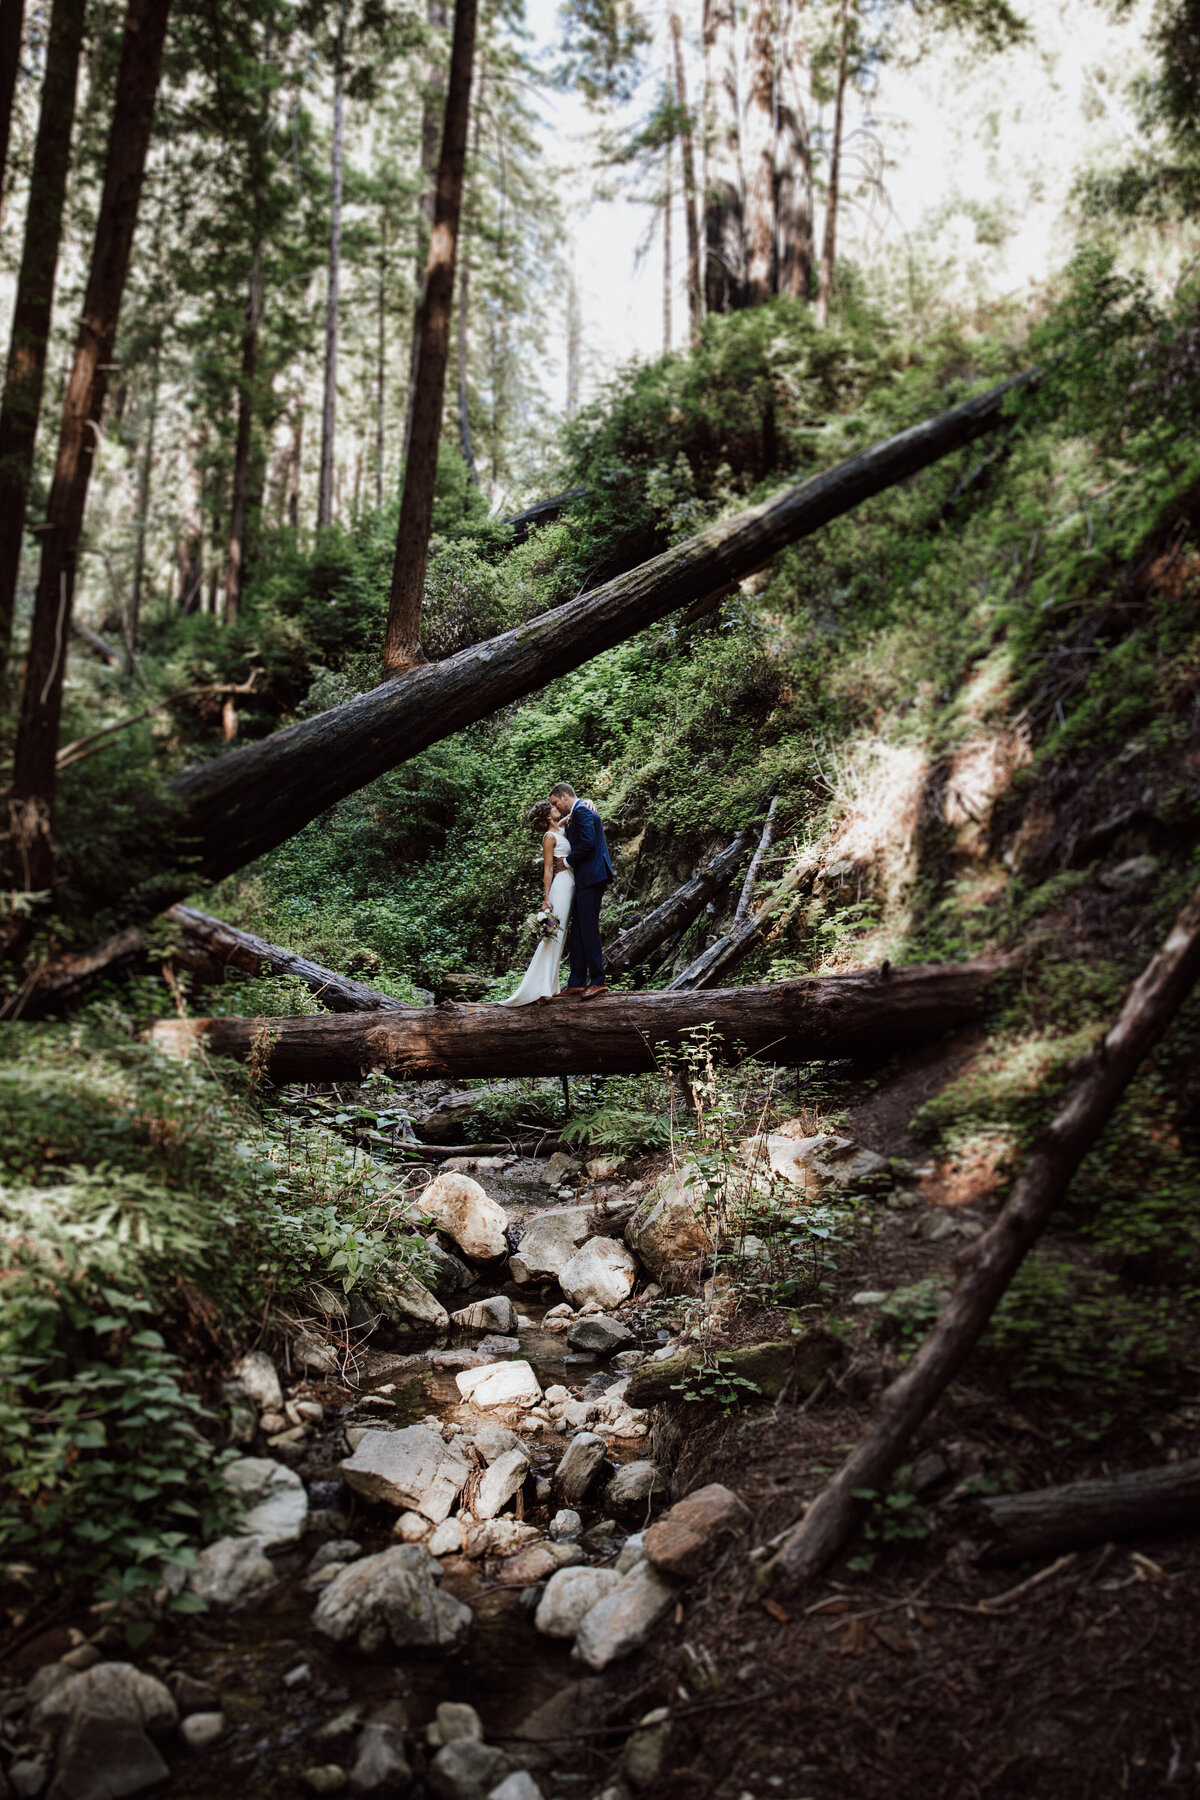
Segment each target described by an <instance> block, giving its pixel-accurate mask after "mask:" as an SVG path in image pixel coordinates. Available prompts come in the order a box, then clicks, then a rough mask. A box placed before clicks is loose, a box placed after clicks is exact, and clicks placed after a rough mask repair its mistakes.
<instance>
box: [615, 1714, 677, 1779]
mask: <svg viewBox="0 0 1200 1800" xmlns="http://www.w3.org/2000/svg"><path fill="white" fill-rule="evenodd" d="M670 1735H671V1715H670V1712H669V1711H668V1709H667V1708H666V1707H665V1706H656V1707H655V1708H654V1711H653V1712H648V1713H647V1714H646V1715H645V1717H644V1718H643V1719H642V1720H641V1721H640V1723H639V1725H638V1728H637V1730H636V1731H634V1732H631V1733H630V1735H629V1737H628V1738H627V1739H626V1741H625V1749H624V1751H623V1752H622V1755H621V1769H622V1772H623V1774H624V1776H625V1779H626V1780H627V1781H628V1782H629V1783H630V1784H631V1785H632V1786H633V1787H635V1788H637V1789H639V1790H640V1789H642V1788H648V1787H653V1785H654V1783H655V1782H656V1781H657V1780H658V1778H659V1776H660V1774H661V1773H662V1766H663V1759H664V1757H665V1756H666V1751H667V1739H668V1738H669V1737H670Z"/></svg>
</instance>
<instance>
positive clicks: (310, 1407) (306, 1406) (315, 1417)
mask: <svg viewBox="0 0 1200 1800" xmlns="http://www.w3.org/2000/svg"><path fill="white" fill-rule="evenodd" d="M288 1405H289V1409H290V1408H291V1407H292V1406H294V1407H295V1409H296V1412H297V1413H298V1415H299V1417H298V1419H297V1421H296V1422H297V1424H300V1425H319V1424H320V1423H321V1421H322V1420H323V1419H324V1417H325V1408H324V1407H323V1406H322V1405H321V1402H320V1401H319V1400H292V1401H289V1402H288Z"/></svg>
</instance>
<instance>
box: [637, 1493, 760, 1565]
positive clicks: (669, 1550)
mask: <svg viewBox="0 0 1200 1800" xmlns="http://www.w3.org/2000/svg"><path fill="white" fill-rule="evenodd" d="M747 1517H748V1511H747V1508H746V1506H745V1504H744V1503H743V1502H742V1501H741V1500H740V1499H739V1498H738V1496H737V1495H736V1494H735V1493H734V1492H733V1490H732V1488H727V1487H723V1486H722V1485H721V1483H720V1482H719V1481H714V1482H710V1483H709V1485H708V1486H707V1487H702V1488H697V1489H696V1491H695V1493H692V1494H688V1495H687V1497H686V1499H683V1500H679V1501H677V1502H676V1504H675V1505H674V1506H673V1507H672V1508H671V1510H670V1512H668V1513H665V1514H664V1515H663V1517H662V1518H661V1519H660V1520H659V1521H658V1523H657V1524H656V1525H652V1526H651V1527H650V1529H649V1531H647V1533H646V1540H645V1550H646V1557H647V1560H648V1561H649V1562H651V1563H652V1564H653V1565H654V1567H655V1568H656V1569H657V1570H659V1572H660V1573H661V1574H663V1575H668V1576H670V1577H672V1579H674V1580H676V1581H686V1580H690V1579H691V1578H692V1577H694V1576H696V1575H698V1574H699V1573H700V1572H701V1570H702V1569H703V1568H704V1566H705V1565H706V1563H708V1562H709V1561H710V1560H711V1556H712V1552H713V1550H714V1548H715V1547H716V1545H717V1544H718V1543H720V1542H721V1541H722V1540H723V1539H724V1538H727V1537H728V1536H729V1535H730V1534H731V1533H732V1532H735V1531H737V1530H738V1529H739V1528H740V1526H741V1525H743V1524H744V1522H745V1520H746V1519H747Z"/></svg>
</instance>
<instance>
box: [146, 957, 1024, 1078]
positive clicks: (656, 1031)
mask: <svg viewBox="0 0 1200 1800" xmlns="http://www.w3.org/2000/svg"><path fill="white" fill-rule="evenodd" d="M1003 966H1004V965H1002V964H1000V963H997V962H973V963H941V964H937V963H935V964H929V965H926V966H923V967H917V966H914V967H912V968H904V969H895V970H892V971H891V972H886V973H885V972H881V971H880V970H878V969H864V970H857V971H855V972H853V973H851V974H845V975H829V976H824V977H821V978H819V979H816V980H812V981H780V982H776V983H774V984H773V985H771V986H769V987H744V988H729V989H726V990H724V991H723V992H719V993H710V994H671V993H661V994H610V995H607V996H606V997H604V998H602V999H599V1000H587V1001H585V1000H557V1001H554V1002H552V1003H551V1004H550V1005H549V1006H517V1007H508V1006H462V1005H456V1004H453V1003H444V1004H442V1005H441V1006H429V1007H413V1008H411V1009H410V1010H408V1011H406V1012H403V1013H399V1012H396V1013H389V1014H388V1015H387V1017H386V1018H384V1019H379V1020H376V1019H365V1018H361V1017H360V1018H350V1017H345V1016H342V1017H338V1016H330V1015H320V1014H318V1015H316V1016H315V1017H311V1018H300V1019H234V1018H230V1019H195V1020H185V1021H181V1020H174V1019H172V1020H164V1021H162V1022H161V1023H160V1024H158V1025H156V1026H155V1027H154V1030H153V1033H152V1037H153V1039H154V1041H156V1042H157V1043H159V1044H160V1045H161V1046H162V1047H163V1048H164V1049H168V1050H173V1051H176V1052H186V1050H187V1048H188V1047H189V1045H190V1044H194V1043H195V1041H196V1039H197V1038H198V1037H203V1038H205V1039H206V1040H207V1044H208V1048H209V1049H210V1050H211V1051H212V1052H213V1053H214V1054H216V1055H218V1056H233V1057H237V1058H238V1059H239V1060H241V1061H246V1060H248V1059H249V1058H250V1057H251V1056H253V1058H254V1061H255V1065H256V1067H258V1068H260V1069H262V1070H263V1072H264V1073H267V1074H269V1075H270V1076H271V1077H272V1079H273V1080H275V1081H278V1082H287V1081H349V1080H356V1079H358V1078H359V1077H360V1076H361V1075H362V1074H364V1073H365V1072H366V1071H368V1070H371V1069H380V1070H382V1071H384V1072H385V1073H387V1074H390V1075H395V1076H404V1077H406V1078H413V1077H416V1078H420V1077H425V1076H433V1075H439V1076H443V1075H449V1076H460V1075H588V1074H596V1075H612V1074H637V1073H641V1072H644V1071H647V1070H651V1069H653V1068H655V1067H656V1065H657V1061H658V1058H659V1057H660V1055H661V1054H662V1053H663V1052H664V1051H669V1050H672V1049H674V1048H675V1047H676V1046H678V1044H679V1043H680V1041H681V1039H682V1038H683V1037H684V1034H685V1033H687V1032H689V1031H693V1030H695V1029H696V1027H698V1026H704V1025H710V1026H711V1027H712V1028H713V1030H714V1032H715V1033H716V1034H717V1035H718V1037H719V1040H720V1042H719V1044H718V1045H717V1046H716V1048H717V1051H718V1054H720V1055H723V1056H724V1057H725V1059H726V1060H740V1059H741V1057H743V1056H747V1055H748V1056H762V1057H767V1058H769V1059H770V1060H771V1061H774V1062H781V1063H798V1062H812V1061H814V1060H817V1059H824V1058H827V1057H840V1056H851V1055H854V1054H856V1053H858V1052H861V1051H864V1050H867V1049H870V1050H872V1051H877V1050H887V1049H899V1048H902V1047H904V1046H905V1045H908V1044H913V1043H919V1042H924V1041H927V1040H928V1039H930V1038H935V1037H938V1036H940V1035H941V1034H942V1033H943V1032H945V1031H948V1030H950V1029H952V1028H953V1027H955V1026H958V1025H962V1024H965V1023H966V1022H967V1021H968V1020H970V1019H974V1018H977V1017H978V1016H979V1012H980V1010H981V1006H982V1002H983V997H984V992H985V989H986V987H987V984H988V982H989V981H990V980H991V978H992V977H993V976H994V975H995V974H996V973H997V972H998V970H999V969H1000V968H1001V967H1003Z"/></svg>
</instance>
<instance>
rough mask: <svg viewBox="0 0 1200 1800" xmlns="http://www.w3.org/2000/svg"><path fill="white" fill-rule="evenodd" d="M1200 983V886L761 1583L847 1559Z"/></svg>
mask: <svg viewBox="0 0 1200 1800" xmlns="http://www.w3.org/2000/svg"><path fill="white" fill-rule="evenodd" d="M1198 976H1200V888H1197V890H1196V891H1195V893H1194V894H1193V895H1192V897H1191V899H1190V900H1189V901H1188V903H1187V905H1186V906H1185V907H1184V908H1183V910H1182V912H1181V913H1180V914H1179V917H1178V918H1177V919H1176V921H1175V923H1174V925H1173V926H1172V928H1171V931H1170V933H1169V934H1168V936H1167V939H1166V942H1165V943H1164V944H1163V946H1162V949H1161V950H1159V952H1158V953H1157V955H1156V956H1154V957H1152V958H1151V960H1150V962H1149V963H1148V964H1147V965H1146V967H1145V969H1144V970H1143V971H1142V973H1141V975H1140V976H1139V977H1138V979H1137V980H1136V981H1135V982H1134V984H1133V986H1132V987H1131V988H1130V990H1129V993H1128V994H1127V996H1126V998H1125V1004H1124V1005H1123V1006H1122V1008H1121V1012H1120V1015H1119V1016H1118V1018H1117V1021H1116V1023H1115V1024H1114V1025H1113V1027H1112V1029H1111V1030H1110V1031H1109V1032H1108V1034H1107V1036H1106V1037H1105V1039H1104V1041H1103V1043H1102V1044H1101V1045H1100V1046H1099V1048H1098V1049H1097V1050H1096V1051H1094V1052H1093V1053H1092V1054H1091V1055H1089V1056H1088V1057H1086V1058H1084V1059H1082V1066H1081V1067H1080V1069H1079V1072H1078V1073H1077V1074H1076V1075H1075V1077H1074V1079H1073V1080H1072V1082H1071V1084H1070V1086H1069V1087H1068V1089H1067V1094H1066V1098H1065V1099H1064V1101H1063V1103H1062V1105H1061V1106H1060V1108H1059V1110H1058V1112H1057V1113H1056V1115H1055V1117H1054V1119H1053V1120H1052V1122H1051V1123H1050V1125H1049V1126H1048V1127H1047V1128H1046V1130H1045V1131H1043V1132H1042V1133H1041V1135H1040V1136H1039V1138H1038V1139H1037V1141H1036V1143H1035V1145H1034V1148H1033V1151H1032V1153H1031V1155H1030V1156H1029V1158H1028V1160H1027V1162H1026V1163H1025V1166H1024V1168H1023V1169H1022V1170H1021V1173H1020V1175H1019V1177H1018V1178H1017V1181H1016V1183H1015V1185H1014V1186H1013V1189H1012V1191H1011V1193H1010V1194H1009V1197H1008V1199H1007V1201H1006V1202H1005V1204H1004V1207H1003V1210H1002V1211H1001V1213H1000V1216H999V1218H998V1219H997V1220H996V1222H995V1224H994V1225H993V1226H992V1227H991V1229H990V1231H987V1232H985V1233H984V1235H983V1237H981V1238H980V1239H978V1241H977V1242H976V1243H975V1244H974V1245H973V1246H972V1247H971V1248H970V1249H969V1250H967V1251H964V1252H963V1253H962V1255H961V1257H960V1268H961V1269H962V1271H963V1272H962V1274H961V1276H960V1278H959V1281H958V1284H957V1286H956V1288H955V1290H954V1293H953V1295H952V1296H951V1299H950V1303H949V1305H948V1306H947V1307H946V1310H945V1311H944V1312H943V1314H942V1316H941V1318H940V1320H939V1321H938V1323H937V1325H936V1326H935V1327H934V1329H933V1331H932V1332H931V1333H930V1334H929V1336H928V1337H927V1338H926V1339H925V1342H924V1343H923V1344H922V1346H921V1348H920V1349H919V1350H918V1351H917V1353H916V1355H915V1356H914V1357H913V1358H912V1361H911V1362H910V1363H909V1364H908V1365H907V1367H906V1368H905V1370H904V1372H903V1374H901V1375H900V1376H899V1377H898V1378H897V1379H896V1380H895V1381H894V1382H893V1383H892V1385H891V1386H890V1387H889V1388H888V1389H887V1391H886V1393H885V1394H884V1395H883V1398H882V1399H881V1401H880V1403H879V1409H878V1412H877V1413H876V1417H875V1421H874V1423H873V1424H872V1426H871V1428H870V1430H869V1431H868V1432H867V1435H866V1437H865V1438H864V1439H863V1441H862V1443H861V1444H860V1445H859V1446H858V1448H857V1449H856V1450H855V1451H854V1453H853V1455H851V1456H850V1457H849V1459H848V1460H847V1461H846V1462H845V1463H844V1464H843V1465H842V1468H841V1469H840V1470H839V1472H838V1473H837V1475H835V1476H834V1478H833V1480H832V1481H830V1482H829V1483H828V1484H827V1485H826V1486H825V1487H824V1488H822V1490H821V1492H820V1493H819V1494H818V1495H817V1497H816V1499H815V1500H814V1501H813V1502H812V1504H811V1505H810V1506H809V1508H808V1510H807V1512H806V1513H805V1515H804V1517H803V1518H802V1519H801V1520H799V1521H798V1522H797V1523H796V1524H795V1525H793V1526H792V1528H791V1530H790V1531H789V1532H788V1534H787V1536H786V1537H785V1538H784V1540H783V1542H782V1544H781V1546H780V1548H779V1550H778V1552H777V1553H776V1555H775V1556H774V1557H773V1558H772V1559H771V1561H770V1562H769V1563H768V1564H767V1565H766V1566H765V1568H764V1570H763V1571H762V1573H761V1577H760V1579H761V1580H762V1582H763V1584H764V1585H766V1586H769V1587H771V1588H776V1589H780V1590H784V1591H788V1590H792V1589H796V1588H799V1587H801V1586H802V1585H803V1584H804V1583H805V1582H806V1581H808V1580H810V1579H811V1578H812V1577H813V1576H815V1575H817V1574H818V1573H819V1572H820V1570H821V1569H823V1568H824V1567H825V1565H826V1564H827V1563H828V1562H829V1561H830V1560H831V1558H833V1557H834V1556H836V1555H837V1554H838V1552H839V1551H840V1550H841V1549H842V1548H843V1546H844V1545H845V1544H846V1542H847V1541H848V1539H849V1538H850V1536H851V1534H852V1532H853V1531H854V1528H855V1526H856V1524H857V1522H858V1519H859V1517H860V1514H861V1510H862V1501H861V1500H860V1498H859V1496H860V1495H861V1494H862V1493H863V1491H864V1490H868V1491H871V1492H876V1493H878V1492H881V1491H882V1489H883V1488H884V1487H885V1485H886V1483H887V1480H888V1478H889V1476H890V1475H891V1474H892V1471H893V1470H894V1469H895V1468H896V1466H897V1464H898V1463H899V1462H900V1461H901V1459H902V1457H903V1455H904V1453H905V1448H906V1446H907V1444H908V1442H909V1439H910V1438H911V1436H912V1434H913V1432H914V1431H915V1430H916V1428H917V1426H918V1425H919V1424H920V1423H921V1421H922V1419H924V1418H926V1417H927V1415H928V1414H929V1412H930V1411H931V1410H932V1408H933V1407H934V1405H935V1404H936V1402H937V1400H938V1399H939V1397H940V1396H941V1395H942V1393H944V1391H945V1389H946V1388H947V1387H948V1386H949V1384H950V1382H951V1381H952V1380H953V1379H954V1377H955V1375H957V1374H958V1372H959V1370H960V1369H961V1368H962V1366H963V1364H964V1363H965V1362H966V1360H967V1358H968V1356H969V1355H970V1354H971V1352H972V1350H974V1348H975V1346H976V1345H977V1344H978V1342H979V1340H980V1338H981V1337H982V1336H983V1333H984V1331H985V1330H986V1328H987V1323H988V1320H989V1319H990V1318H991V1316H992V1313H993V1312H994V1310H995V1308H996V1305H997V1303H998V1302H999V1300H1000V1298H1001V1296H1002V1295H1003V1293H1004V1290H1005V1289H1006V1288H1007V1286H1008V1284H1009V1282H1010V1281H1011V1280H1012V1278H1013V1276H1014V1275H1015V1274H1016V1272H1017V1270H1018V1268H1019V1267H1020V1266H1021V1263H1022V1262H1023V1261H1024V1259H1025V1256H1026V1253H1027V1252H1028V1251H1029V1249H1030V1248H1031V1247H1032V1245H1033V1244H1034V1243H1035V1242H1036V1240H1037V1237H1038V1235H1039V1233H1040V1232H1041V1230H1042V1228H1043V1227H1044V1226H1045V1224H1046V1222H1047V1220H1048V1219H1049V1217H1050V1215H1051V1213H1052V1212H1053V1210H1054V1208H1055V1207H1056V1206H1057V1205H1058V1204H1059V1203H1060V1201H1061V1200H1062V1198H1063V1195H1064V1194H1065V1193H1066V1191H1067V1188H1068V1187H1069V1185H1070V1182H1071V1178H1072V1176H1073V1175H1074V1174H1075V1171H1076V1169H1078V1167H1079V1165H1080V1163H1081V1162H1082V1161H1083V1159H1084V1157H1085V1156H1086V1155H1087V1153H1088V1151H1089V1150H1091V1148H1092V1147H1093V1145H1094V1144H1095V1143H1096V1141H1097V1139H1098V1138H1099V1137H1100V1136H1101V1134H1102V1132H1103V1131H1104V1128H1105V1126H1106V1125H1107V1124H1108V1121H1109V1119H1110V1118H1111V1117H1112V1114H1113V1110H1114V1108H1115V1107H1116V1106H1117V1104H1118V1102H1119V1101H1120V1099H1121V1097H1122V1095H1123V1094H1124V1092H1125V1089H1126V1088H1127V1087H1128V1085H1129V1083H1130V1081H1131V1080H1132V1078H1133V1076H1134V1074H1135V1072H1136V1070H1137V1067H1138V1064H1139V1063H1140V1062H1141V1061H1142V1058H1143V1057H1144V1056H1146V1054H1147V1053H1148V1052H1149V1051H1150V1050H1151V1049H1152V1048H1153V1046H1154V1045H1155V1044H1156V1043H1157V1042H1158V1040H1159V1038H1160V1037H1161V1036H1162V1035H1163V1032H1164V1031H1165V1030H1166V1029H1167V1027H1168V1025H1169V1024H1170V1023H1171V1020H1172V1019H1173V1018H1174V1017H1175V1014H1176V1013H1177V1012H1178V1010H1179V1008H1180V1007H1181V1006H1182V1004H1183V1002H1184V1001H1185V1000H1186V999H1187V997H1188V995H1189V994H1190V993H1191V990H1192V987H1193V985H1194V983H1195V981H1196V979H1197V977H1198Z"/></svg>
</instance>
